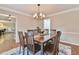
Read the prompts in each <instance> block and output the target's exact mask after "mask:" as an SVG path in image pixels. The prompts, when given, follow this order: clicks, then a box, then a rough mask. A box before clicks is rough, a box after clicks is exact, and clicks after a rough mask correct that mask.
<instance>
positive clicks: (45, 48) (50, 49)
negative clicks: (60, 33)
mask: <svg viewBox="0 0 79 59" xmlns="http://www.w3.org/2000/svg"><path fill="white" fill-rule="evenodd" d="M53 49H54V44H47V45H46V46H45V47H44V51H45V52H52V51H53Z"/></svg>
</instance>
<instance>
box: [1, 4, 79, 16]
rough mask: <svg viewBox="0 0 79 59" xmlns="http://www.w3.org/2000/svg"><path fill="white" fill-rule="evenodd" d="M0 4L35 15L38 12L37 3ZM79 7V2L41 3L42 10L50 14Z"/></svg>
mask: <svg viewBox="0 0 79 59" xmlns="http://www.w3.org/2000/svg"><path fill="white" fill-rule="evenodd" d="M0 6H1V7H6V8H10V9H14V10H17V11H20V12H23V13H26V14H29V15H33V14H34V13H35V12H37V5H36V4H0ZM77 7H79V4H41V5H40V12H42V13H44V14H46V15H50V14H54V13H58V12H61V11H64V10H68V9H73V8H77Z"/></svg>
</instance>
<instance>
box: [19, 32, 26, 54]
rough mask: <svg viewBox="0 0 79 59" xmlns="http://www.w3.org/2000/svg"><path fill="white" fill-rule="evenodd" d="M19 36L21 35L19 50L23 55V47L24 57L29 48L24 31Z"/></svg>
mask: <svg viewBox="0 0 79 59" xmlns="http://www.w3.org/2000/svg"><path fill="white" fill-rule="evenodd" d="M18 35H19V41H20V50H19V53H21V47H22V49H23V55H24V54H25V48H26V47H27V43H26V39H25V37H24V35H23V32H22V31H19V32H18Z"/></svg>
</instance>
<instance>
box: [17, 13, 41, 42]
mask: <svg viewBox="0 0 79 59" xmlns="http://www.w3.org/2000/svg"><path fill="white" fill-rule="evenodd" d="M41 22H42V21H41V20H35V19H33V18H32V17H30V16H24V15H20V14H16V39H17V40H16V41H17V42H18V33H17V32H18V31H23V32H25V31H27V30H28V29H36V27H37V26H39V27H40V28H41V27H42V24H41Z"/></svg>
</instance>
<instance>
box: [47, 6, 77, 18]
mask: <svg viewBox="0 0 79 59" xmlns="http://www.w3.org/2000/svg"><path fill="white" fill-rule="evenodd" d="M77 10H79V7H76V8H72V9H67V10H64V11H61V12H57V13H53V14H50V15H47V17H51V16H55V15H60V14H64V13H68V12H72V11H77Z"/></svg>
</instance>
